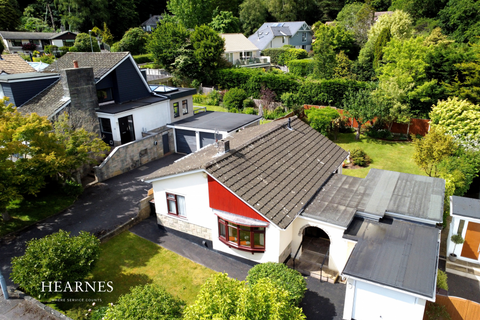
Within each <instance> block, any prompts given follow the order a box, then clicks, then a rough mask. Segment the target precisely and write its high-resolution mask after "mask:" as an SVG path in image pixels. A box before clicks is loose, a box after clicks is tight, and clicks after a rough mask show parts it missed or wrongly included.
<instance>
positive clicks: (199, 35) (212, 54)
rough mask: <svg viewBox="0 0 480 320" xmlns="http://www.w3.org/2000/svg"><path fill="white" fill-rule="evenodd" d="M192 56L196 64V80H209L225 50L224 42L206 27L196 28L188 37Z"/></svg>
mask: <svg viewBox="0 0 480 320" xmlns="http://www.w3.org/2000/svg"><path fill="white" fill-rule="evenodd" d="M190 42H191V43H192V46H193V55H194V57H195V59H196V61H197V63H198V73H199V77H198V78H200V79H201V78H204V79H209V78H210V77H211V74H212V73H213V71H214V70H215V69H217V68H218V67H219V66H220V62H221V59H222V54H223V52H224V50H225V40H223V38H221V37H220V36H219V35H218V33H217V32H215V31H214V30H213V29H212V28H210V27H208V26H205V25H203V26H200V27H196V28H195V31H193V32H192V34H191V35H190Z"/></svg>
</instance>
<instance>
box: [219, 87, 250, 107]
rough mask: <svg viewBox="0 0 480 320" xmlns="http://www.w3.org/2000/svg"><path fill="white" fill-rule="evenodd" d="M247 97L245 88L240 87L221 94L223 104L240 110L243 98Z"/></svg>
mask: <svg viewBox="0 0 480 320" xmlns="http://www.w3.org/2000/svg"><path fill="white" fill-rule="evenodd" d="M245 99H247V94H246V93H245V90H243V89H240V88H232V89H230V90H228V91H227V92H226V93H225V95H224V96H223V104H224V106H225V107H227V108H228V109H229V110H230V109H237V110H241V109H242V108H243V100H245Z"/></svg>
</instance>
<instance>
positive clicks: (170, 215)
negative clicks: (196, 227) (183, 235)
mask: <svg viewBox="0 0 480 320" xmlns="http://www.w3.org/2000/svg"><path fill="white" fill-rule="evenodd" d="M167 216H169V217H175V218H178V219H182V220H188V219H187V217H184V216H179V215H178V214H175V213H170V212H168V213H167Z"/></svg>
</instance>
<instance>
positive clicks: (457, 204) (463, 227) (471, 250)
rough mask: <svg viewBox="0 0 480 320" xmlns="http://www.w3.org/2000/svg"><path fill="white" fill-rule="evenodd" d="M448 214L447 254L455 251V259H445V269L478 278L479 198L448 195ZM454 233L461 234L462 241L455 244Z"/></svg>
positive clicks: (479, 246)
mask: <svg viewBox="0 0 480 320" xmlns="http://www.w3.org/2000/svg"><path fill="white" fill-rule="evenodd" d="M450 216H451V217H452V221H451V222H450V230H449V233H448V240H447V255H449V254H450V253H455V254H456V256H457V261H454V262H451V261H447V270H448V271H449V272H451V273H456V274H459V275H462V276H466V277H470V278H472V279H476V280H480V276H479V274H480V273H479V272H480V199H472V198H466V197H458V196H452V197H450ZM454 234H459V235H461V236H462V238H463V239H464V243H462V244H457V245H455V243H454V242H452V240H451V237H452V235H454ZM458 268H460V270H462V272H460V273H459V272H458V271H459V269H458ZM468 269H470V272H468Z"/></svg>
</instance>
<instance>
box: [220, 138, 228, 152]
mask: <svg viewBox="0 0 480 320" xmlns="http://www.w3.org/2000/svg"><path fill="white" fill-rule="evenodd" d="M229 151H230V141H228V140H220V141H218V153H219V154H224V153H226V152H229Z"/></svg>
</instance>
